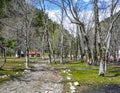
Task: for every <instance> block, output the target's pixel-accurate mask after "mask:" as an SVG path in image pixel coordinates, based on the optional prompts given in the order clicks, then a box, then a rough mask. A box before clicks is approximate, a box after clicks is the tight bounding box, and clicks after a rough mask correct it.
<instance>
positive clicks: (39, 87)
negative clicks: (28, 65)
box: [0, 62, 63, 93]
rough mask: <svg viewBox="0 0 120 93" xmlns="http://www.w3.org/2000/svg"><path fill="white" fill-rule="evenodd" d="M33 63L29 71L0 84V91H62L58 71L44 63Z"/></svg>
mask: <svg viewBox="0 0 120 93" xmlns="http://www.w3.org/2000/svg"><path fill="white" fill-rule="evenodd" d="M33 65H34V66H35V68H34V69H33V70H32V71H31V72H29V73H25V75H23V76H22V77H19V78H15V77H14V78H13V80H11V81H8V82H6V83H4V84H2V85H0V93H63V84H62V83H61V80H62V77H61V76H60V73H58V72H57V71H55V70H54V68H52V67H50V66H48V65H47V64H46V63H39V62H37V63H34V64H33Z"/></svg>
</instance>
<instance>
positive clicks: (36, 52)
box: [29, 52, 40, 55]
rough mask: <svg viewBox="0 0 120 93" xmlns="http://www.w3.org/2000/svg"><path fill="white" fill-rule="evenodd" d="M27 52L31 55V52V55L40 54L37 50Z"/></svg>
mask: <svg viewBox="0 0 120 93" xmlns="http://www.w3.org/2000/svg"><path fill="white" fill-rule="evenodd" d="M29 54H30V55H31V54H33V55H35V54H40V53H39V52H29Z"/></svg>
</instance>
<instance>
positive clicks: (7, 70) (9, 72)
mask: <svg viewBox="0 0 120 93" xmlns="http://www.w3.org/2000/svg"><path fill="white" fill-rule="evenodd" d="M37 60H40V58H30V62H34V61H37ZM3 61H4V59H2V58H0V66H1V65H2V64H3ZM30 67H32V66H31V65H30ZM24 69H25V58H15V57H9V58H7V63H6V64H5V65H4V67H3V69H2V70H0V83H2V82H4V81H7V80H10V79H12V78H11V77H13V76H21V75H22V74H24Z"/></svg>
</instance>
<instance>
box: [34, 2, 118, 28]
mask: <svg viewBox="0 0 120 93" xmlns="http://www.w3.org/2000/svg"><path fill="white" fill-rule="evenodd" d="M34 1H36V3H35V6H36V7H37V8H40V7H39V3H38V2H37V0H34ZM41 1H42V0H41ZM52 1H53V0H52ZM57 1H60V0H57ZM74 1H77V4H78V7H79V8H80V11H79V14H80V20H81V21H83V22H86V26H87V24H88V23H89V22H90V21H91V22H93V18H92V17H93V14H94V13H93V3H92V2H93V0H74ZM110 1H111V0H99V3H98V4H99V6H107V5H109V4H110ZM100 2H101V3H100ZM119 2H120V0H119ZM45 8H46V13H48V16H49V18H50V19H52V20H53V21H55V22H57V23H60V19H61V14H60V13H61V12H60V8H59V7H58V6H56V5H54V4H51V3H49V2H45ZM119 10H120V4H119V6H118V7H117V8H116V11H119ZM99 14H100V17H99V19H100V20H103V19H104V18H106V17H109V15H110V11H109V9H108V10H107V12H105V13H103V12H102V11H101V12H100V13H99ZM91 24H93V23H91ZM64 27H66V28H67V29H74V27H75V25H74V24H71V23H70V20H69V19H68V18H67V17H64Z"/></svg>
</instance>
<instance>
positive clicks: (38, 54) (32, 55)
mask: <svg viewBox="0 0 120 93" xmlns="http://www.w3.org/2000/svg"><path fill="white" fill-rule="evenodd" d="M29 57H40V52H29Z"/></svg>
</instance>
